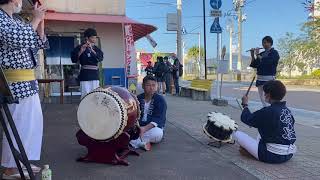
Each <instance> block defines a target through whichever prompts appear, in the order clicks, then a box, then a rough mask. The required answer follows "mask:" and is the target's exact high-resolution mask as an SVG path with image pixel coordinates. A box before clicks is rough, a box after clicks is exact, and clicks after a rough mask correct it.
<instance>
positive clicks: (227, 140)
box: [202, 124, 232, 143]
mask: <svg viewBox="0 0 320 180" xmlns="http://www.w3.org/2000/svg"><path fill="white" fill-rule="evenodd" d="M206 125H207V124H204V125H203V127H202V129H203V132H204V133H205V134H206V135H207V136H208V137H209V138H210V139H213V140H215V141H219V142H222V143H228V142H230V141H232V135H230V137H229V138H228V139H226V140H220V139H217V138H215V137H213V136H212V135H211V134H209V132H208V131H207V129H206V128H205V127H206Z"/></svg>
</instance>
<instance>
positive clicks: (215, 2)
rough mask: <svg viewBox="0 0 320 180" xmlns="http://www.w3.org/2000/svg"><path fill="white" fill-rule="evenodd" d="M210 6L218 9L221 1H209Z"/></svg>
mask: <svg viewBox="0 0 320 180" xmlns="http://www.w3.org/2000/svg"><path fill="white" fill-rule="evenodd" d="M210 5H211V7H212V8H213V9H220V8H221V6H222V1H221V0H210Z"/></svg>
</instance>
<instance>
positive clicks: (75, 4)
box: [44, 0, 126, 15]
mask: <svg viewBox="0 0 320 180" xmlns="http://www.w3.org/2000/svg"><path fill="white" fill-rule="evenodd" d="M44 4H45V5H46V6H47V7H48V9H49V10H54V11H56V12H68V13H87V14H108V15H125V9H126V1H125V0H90V1H88V0H44Z"/></svg>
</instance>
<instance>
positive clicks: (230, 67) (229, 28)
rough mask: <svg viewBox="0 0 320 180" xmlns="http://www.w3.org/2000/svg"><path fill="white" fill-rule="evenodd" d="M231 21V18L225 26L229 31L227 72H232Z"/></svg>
mask: <svg viewBox="0 0 320 180" xmlns="http://www.w3.org/2000/svg"><path fill="white" fill-rule="evenodd" d="M233 28H234V27H233V19H232V18H231V19H230V21H229V24H228V25H227V29H228V30H229V36H230V42H229V71H232V70H233V67H232V65H233V61H232V58H233V56H232V55H233V54H232V40H233Z"/></svg>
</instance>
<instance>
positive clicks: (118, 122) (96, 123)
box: [77, 90, 127, 140]
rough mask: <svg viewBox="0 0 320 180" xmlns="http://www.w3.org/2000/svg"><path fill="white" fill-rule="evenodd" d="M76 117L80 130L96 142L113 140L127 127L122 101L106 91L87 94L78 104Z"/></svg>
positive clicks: (114, 94)
mask: <svg viewBox="0 0 320 180" xmlns="http://www.w3.org/2000/svg"><path fill="white" fill-rule="evenodd" d="M77 116H78V122H79V125H80V128H81V129H82V130H83V131H84V132H85V133H86V134H87V135H88V136H89V137H91V138H93V139H96V140H110V139H115V138H117V137H118V136H119V135H120V134H121V133H122V131H123V129H124V128H125V126H126V125H127V112H126V109H125V105H124V104H123V101H122V99H121V98H120V97H119V96H118V95H117V94H116V93H114V92H110V91H107V90H104V91H102V90H101V91H99V90H97V91H94V92H91V93H89V94H87V95H86V96H85V97H84V98H83V99H82V100H81V102H80V105H79V108H78V112H77Z"/></svg>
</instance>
